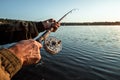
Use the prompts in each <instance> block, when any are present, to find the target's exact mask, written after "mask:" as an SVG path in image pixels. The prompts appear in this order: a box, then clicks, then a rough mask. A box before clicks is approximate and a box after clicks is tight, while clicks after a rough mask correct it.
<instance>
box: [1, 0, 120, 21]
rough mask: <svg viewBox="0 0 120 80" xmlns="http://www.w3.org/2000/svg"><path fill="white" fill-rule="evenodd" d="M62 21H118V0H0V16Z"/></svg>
mask: <svg viewBox="0 0 120 80" xmlns="http://www.w3.org/2000/svg"><path fill="white" fill-rule="evenodd" d="M74 8H75V9H77V10H76V11H73V12H72V13H71V14H69V15H68V16H66V17H65V18H64V19H63V20H62V22H99V21H120V9H119V8H120V0H0V18H8V19H20V20H30V21H31V20H32V21H42V20H46V19H49V18H54V19H55V20H58V19H60V18H61V17H62V16H63V15H64V14H65V13H67V12H68V11H70V10H71V9H74Z"/></svg>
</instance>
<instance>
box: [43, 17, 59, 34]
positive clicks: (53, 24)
mask: <svg viewBox="0 0 120 80" xmlns="http://www.w3.org/2000/svg"><path fill="white" fill-rule="evenodd" d="M42 24H43V25H44V28H45V29H46V30H47V29H50V28H51V27H53V28H54V29H53V31H52V32H55V31H56V30H57V29H58V27H59V26H60V23H58V22H56V21H55V20H54V19H48V20H45V21H43V22H42Z"/></svg>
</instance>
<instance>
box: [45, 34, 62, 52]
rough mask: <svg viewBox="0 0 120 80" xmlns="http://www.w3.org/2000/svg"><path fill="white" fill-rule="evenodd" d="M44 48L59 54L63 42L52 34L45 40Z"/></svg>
mask: <svg viewBox="0 0 120 80" xmlns="http://www.w3.org/2000/svg"><path fill="white" fill-rule="evenodd" d="M44 49H45V50H46V51H47V52H49V53H50V54H57V53H59V52H60V51H61V50H62V42H61V40H58V39H57V38H55V37H53V36H50V37H48V38H46V39H45V41H44Z"/></svg>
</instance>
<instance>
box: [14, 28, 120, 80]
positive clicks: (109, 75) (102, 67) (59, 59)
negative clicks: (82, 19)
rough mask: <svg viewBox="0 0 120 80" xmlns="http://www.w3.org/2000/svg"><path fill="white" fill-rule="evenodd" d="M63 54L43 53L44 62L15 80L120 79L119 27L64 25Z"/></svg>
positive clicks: (61, 30)
mask: <svg viewBox="0 0 120 80" xmlns="http://www.w3.org/2000/svg"><path fill="white" fill-rule="evenodd" d="M51 36H55V37H57V38H59V39H61V40H62V46H63V47H62V51H61V52H60V53H58V54H57V55H50V54H49V53H47V52H46V51H45V50H44V49H42V50H41V55H42V63H38V64H37V65H35V66H30V67H25V68H23V69H22V70H21V71H20V72H19V73H18V74H19V75H16V76H15V78H13V80H26V79H27V80H41V79H42V80H120V26H61V27H60V28H59V29H58V31H57V32H55V33H52V34H51Z"/></svg>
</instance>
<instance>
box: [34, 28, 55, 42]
mask: <svg viewBox="0 0 120 80" xmlns="http://www.w3.org/2000/svg"><path fill="white" fill-rule="evenodd" d="M53 30H54V28H53V27H52V28H50V29H48V30H47V31H45V32H44V33H43V34H42V35H41V36H40V37H39V38H38V39H36V41H38V42H40V43H42V42H43V41H44V40H45V39H46V38H47V37H48V36H49V35H50V33H51V32H52V31H53Z"/></svg>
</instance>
